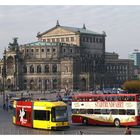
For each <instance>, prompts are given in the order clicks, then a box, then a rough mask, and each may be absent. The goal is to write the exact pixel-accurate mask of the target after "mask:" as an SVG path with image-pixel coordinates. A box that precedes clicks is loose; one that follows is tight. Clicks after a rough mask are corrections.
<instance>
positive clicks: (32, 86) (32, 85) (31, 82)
mask: <svg viewBox="0 0 140 140" xmlns="http://www.w3.org/2000/svg"><path fill="white" fill-rule="evenodd" d="M33 89H34V80H31V81H30V90H33Z"/></svg>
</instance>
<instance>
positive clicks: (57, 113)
mask: <svg viewBox="0 0 140 140" xmlns="http://www.w3.org/2000/svg"><path fill="white" fill-rule="evenodd" d="M13 109H14V115H13V123H14V124H16V125H21V126H26V127H32V128H39V129H48V130H53V129H63V128H68V127H69V122H68V111H67V105H66V104H65V103H64V102H60V101H54V102H53V101H14V103H13Z"/></svg>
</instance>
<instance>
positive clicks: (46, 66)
mask: <svg viewBox="0 0 140 140" xmlns="http://www.w3.org/2000/svg"><path fill="white" fill-rule="evenodd" d="M49 72H50V69H49V65H45V73H49Z"/></svg>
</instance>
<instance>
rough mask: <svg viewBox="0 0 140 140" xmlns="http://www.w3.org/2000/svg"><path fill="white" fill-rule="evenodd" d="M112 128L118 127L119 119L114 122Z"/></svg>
mask: <svg viewBox="0 0 140 140" xmlns="http://www.w3.org/2000/svg"><path fill="white" fill-rule="evenodd" d="M114 126H116V127H119V126H120V120H119V119H115V120H114Z"/></svg>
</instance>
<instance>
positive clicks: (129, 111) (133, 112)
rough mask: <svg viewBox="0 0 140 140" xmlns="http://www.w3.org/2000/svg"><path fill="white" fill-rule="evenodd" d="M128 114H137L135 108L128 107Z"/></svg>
mask: <svg viewBox="0 0 140 140" xmlns="http://www.w3.org/2000/svg"><path fill="white" fill-rule="evenodd" d="M126 113H127V115H135V110H134V109H128V110H126Z"/></svg>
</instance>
